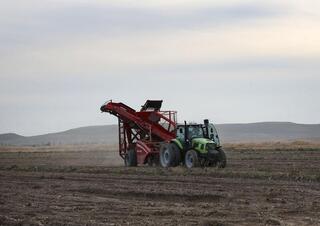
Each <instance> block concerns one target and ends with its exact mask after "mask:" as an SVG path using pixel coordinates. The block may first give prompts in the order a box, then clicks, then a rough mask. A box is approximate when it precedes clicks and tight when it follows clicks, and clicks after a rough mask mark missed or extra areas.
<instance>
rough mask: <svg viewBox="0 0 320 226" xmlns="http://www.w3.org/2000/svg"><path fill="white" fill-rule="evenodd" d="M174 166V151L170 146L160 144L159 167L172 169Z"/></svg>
mask: <svg viewBox="0 0 320 226" xmlns="http://www.w3.org/2000/svg"><path fill="white" fill-rule="evenodd" d="M174 164H175V151H174V150H173V149H172V147H171V144H167V143H164V144H161V146H160V165H161V166H162V167H165V168H166V167H172V166H174Z"/></svg>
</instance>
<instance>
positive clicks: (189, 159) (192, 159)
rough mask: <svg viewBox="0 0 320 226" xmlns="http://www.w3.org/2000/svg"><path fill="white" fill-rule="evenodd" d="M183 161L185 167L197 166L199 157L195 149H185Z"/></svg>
mask: <svg viewBox="0 0 320 226" xmlns="http://www.w3.org/2000/svg"><path fill="white" fill-rule="evenodd" d="M184 163H185V165H186V167H187V168H193V167H199V165H200V163H199V157H198V154H197V152H196V151H195V150H192V149H191V150H189V151H187V153H186V155H185V159H184Z"/></svg>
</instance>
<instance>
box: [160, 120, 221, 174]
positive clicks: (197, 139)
mask: <svg viewBox="0 0 320 226" xmlns="http://www.w3.org/2000/svg"><path fill="white" fill-rule="evenodd" d="M160 164H161V166H162V167H175V166H178V165H181V164H184V165H185V166H186V167H187V168H193V167H209V166H215V167H219V168H224V167H226V165H227V159H226V155H225V153H224V151H223V149H222V147H221V145H220V140H219V136H218V133H217V130H216V128H215V127H214V125H213V124H212V123H209V120H207V119H205V120H204V124H187V123H186V122H185V123H184V124H180V125H178V126H177V136H176V138H175V139H172V140H171V141H170V142H169V143H163V144H162V145H161V147H160Z"/></svg>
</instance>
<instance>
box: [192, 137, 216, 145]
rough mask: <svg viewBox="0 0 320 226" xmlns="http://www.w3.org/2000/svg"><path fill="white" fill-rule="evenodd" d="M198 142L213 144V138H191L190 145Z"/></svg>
mask: <svg viewBox="0 0 320 226" xmlns="http://www.w3.org/2000/svg"><path fill="white" fill-rule="evenodd" d="M195 143H198V144H215V142H214V141H213V140H210V139H207V138H193V139H192V145H193V144H195Z"/></svg>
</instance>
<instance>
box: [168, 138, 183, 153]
mask: <svg viewBox="0 0 320 226" xmlns="http://www.w3.org/2000/svg"><path fill="white" fill-rule="evenodd" d="M170 143H175V144H176V145H177V146H178V147H179V149H180V150H183V146H182V144H181V142H180V140H178V139H172V140H171V142H170Z"/></svg>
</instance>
